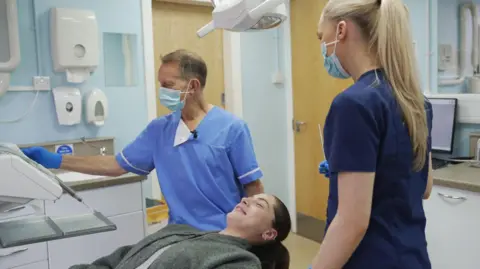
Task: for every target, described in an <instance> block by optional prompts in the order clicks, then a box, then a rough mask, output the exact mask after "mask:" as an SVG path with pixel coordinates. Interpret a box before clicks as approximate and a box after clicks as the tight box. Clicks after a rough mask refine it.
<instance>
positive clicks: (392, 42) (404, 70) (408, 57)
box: [372, 0, 428, 171]
mask: <svg viewBox="0 0 480 269" xmlns="http://www.w3.org/2000/svg"><path fill="white" fill-rule="evenodd" d="M376 28H377V29H376V31H375V34H374V37H373V38H372V41H374V42H375V43H376V47H377V51H378V61H379V63H380V65H381V66H382V67H383V68H384V70H385V76H386V78H387V80H388V81H389V82H390V84H391V85H392V89H393V92H394V95H395V97H396V99H397V102H398V104H399V105H400V108H401V110H402V113H403V119H404V121H405V123H406V125H407V128H408V131H409V134H410V139H411V141H412V147H413V153H414V161H413V167H414V170H415V171H419V170H421V169H422V168H423V167H424V165H425V161H426V156H427V150H428V149H427V137H428V127H427V117H426V114H425V103H424V102H425V100H424V96H423V94H422V91H421V88H420V82H419V79H418V76H417V74H418V72H417V70H416V69H417V67H416V60H415V57H414V50H413V40H412V37H411V34H410V21H409V18H408V11H407V9H406V7H405V6H404V4H403V3H402V1H400V0H382V1H381V4H380V11H379V14H378V21H377V27H376ZM375 39H376V40H375Z"/></svg>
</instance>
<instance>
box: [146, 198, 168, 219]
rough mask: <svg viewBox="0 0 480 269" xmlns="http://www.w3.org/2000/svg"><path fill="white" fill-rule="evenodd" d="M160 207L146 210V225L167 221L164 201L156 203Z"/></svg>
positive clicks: (166, 207) (166, 208) (166, 209)
mask: <svg viewBox="0 0 480 269" xmlns="http://www.w3.org/2000/svg"><path fill="white" fill-rule="evenodd" d="M158 202H159V203H160V205H157V206H152V207H149V208H147V223H148V225H152V224H156V223H160V222H162V221H164V220H166V219H168V206H167V203H165V201H163V200H160V201H158Z"/></svg>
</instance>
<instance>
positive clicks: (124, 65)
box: [103, 33, 138, 87]
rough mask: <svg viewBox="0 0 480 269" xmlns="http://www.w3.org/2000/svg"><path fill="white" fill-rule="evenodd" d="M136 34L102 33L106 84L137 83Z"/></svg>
mask: <svg viewBox="0 0 480 269" xmlns="http://www.w3.org/2000/svg"><path fill="white" fill-rule="evenodd" d="M136 45H137V35H134V34H120V33H104V34H103V55H104V58H105V84H106V86H114V87H115V86H117V87H118V86H120V87H121V86H136V85H137V73H138V72H137V71H138V68H137V50H136Z"/></svg>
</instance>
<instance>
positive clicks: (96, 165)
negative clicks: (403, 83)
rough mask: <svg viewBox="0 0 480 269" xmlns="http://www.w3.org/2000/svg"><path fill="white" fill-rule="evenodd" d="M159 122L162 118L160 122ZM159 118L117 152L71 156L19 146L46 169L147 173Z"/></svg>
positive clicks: (121, 173)
mask: <svg viewBox="0 0 480 269" xmlns="http://www.w3.org/2000/svg"><path fill="white" fill-rule="evenodd" d="M160 123H161V122H160ZM157 126H158V122H157V121H156V120H154V121H152V122H151V123H150V124H149V125H148V126H147V128H145V129H144V130H143V132H142V133H141V134H140V135H138V136H137V138H136V139H135V140H134V141H132V142H131V143H130V144H128V145H127V146H126V147H125V148H124V149H123V150H122V151H121V152H120V153H118V154H117V155H116V156H71V155H60V154H57V153H53V152H49V151H48V150H46V149H45V148H42V147H32V148H25V149H22V151H23V153H24V154H25V155H26V156H27V157H29V158H30V159H32V160H34V161H35V162H37V163H39V164H41V165H42V166H44V167H45V168H48V169H59V168H61V169H64V170H69V171H75V172H80V173H85V174H92V175H103V176H120V175H123V174H125V173H127V172H131V173H134V174H137V175H148V174H149V173H150V172H151V171H152V170H153V169H154V168H155V166H154V164H153V154H154V149H155V148H156V138H157V137H158V132H157Z"/></svg>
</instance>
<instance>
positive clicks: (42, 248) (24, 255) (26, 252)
mask: <svg viewBox="0 0 480 269" xmlns="http://www.w3.org/2000/svg"><path fill="white" fill-rule="evenodd" d="M47 258H48V255H47V243H37V244H31V245H25V246H20V247H12V248H5V249H4V248H0V268H2V269H6V268H16V267H17V266H21V265H25V264H31V263H34V262H38V261H43V260H47ZM22 268H23V267H22Z"/></svg>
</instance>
